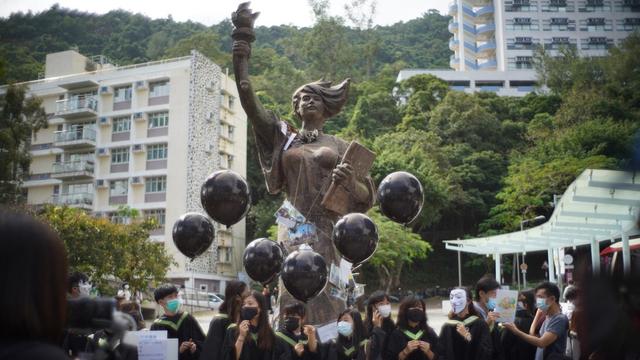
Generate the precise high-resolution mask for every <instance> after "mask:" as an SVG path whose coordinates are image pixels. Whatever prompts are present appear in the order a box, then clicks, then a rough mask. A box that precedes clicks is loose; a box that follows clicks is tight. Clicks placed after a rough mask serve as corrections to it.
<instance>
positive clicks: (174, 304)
mask: <svg viewBox="0 0 640 360" xmlns="http://www.w3.org/2000/svg"><path fill="white" fill-rule="evenodd" d="M181 305H182V300H180V299H172V300H169V301H167V310H169V311H170V312H172V313H174V314H175V313H177V312H178V311H179V310H180V306H181Z"/></svg>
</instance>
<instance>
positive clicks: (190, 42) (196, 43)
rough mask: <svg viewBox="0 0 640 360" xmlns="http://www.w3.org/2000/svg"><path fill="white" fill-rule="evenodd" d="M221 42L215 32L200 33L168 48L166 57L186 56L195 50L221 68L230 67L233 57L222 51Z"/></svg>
mask: <svg viewBox="0 0 640 360" xmlns="http://www.w3.org/2000/svg"><path fill="white" fill-rule="evenodd" d="M220 42H221V41H220V38H219V36H218V34H216V33H214V32H211V31H209V30H207V31H202V32H198V33H195V34H193V35H191V36H189V37H188V38H186V39H182V40H180V41H178V42H177V43H176V44H175V45H173V46H172V47H170V48H168V49H167V50H166V51H165V57H167V58H172V57H179V56H186V55H189V54H190V53H191V50H194V49H195V50H198V51H199V52H201V53H202V54H203V55H204V56H206V57H208V58H209V59H211V61H213V62H214V63H216V64H218V65H220V66H221V67H223V68H224V67H229V65H230V64H231V56H230V55H229V54H226V53H223V52H222V51H221V50H220Z"/></svg>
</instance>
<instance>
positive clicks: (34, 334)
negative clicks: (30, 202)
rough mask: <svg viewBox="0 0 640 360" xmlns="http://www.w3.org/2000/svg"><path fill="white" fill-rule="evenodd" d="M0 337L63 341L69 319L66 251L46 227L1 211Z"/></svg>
mask: <svg viewBox="0 0 640 360" xmlns="http://www.w3.org/2000/svg"><path fill="white" fill-rule="evenodd" d="M0 234H2V236H1V239H2V240H0V246H1V247H2V251H0V289H2V292H1V293H0V308H1V309H5V311H4V315H3V317H2V318H3V319H2V326H0V338H2V339H7V338H9V339H19V340H35V341H45V342H50V343H54V344H57V343H59V342H60V341H61V338H62V332H63V329H64V326H65V320H66V315H67V299H66V290H67V272H68V268H67V253H66V250H65V248H64V244H63V243H62V241H61V240H60V238H59V237H58V235H56V234H55V233H54V232H53V230H51V228H50V227H49V226H47V225H45V224H44V223H42V222H40V221H38V220H36V219H34V218H32V217H31V216H28V215H25V214H18V213H15V212H8V211H2V210H0Z"/></svg>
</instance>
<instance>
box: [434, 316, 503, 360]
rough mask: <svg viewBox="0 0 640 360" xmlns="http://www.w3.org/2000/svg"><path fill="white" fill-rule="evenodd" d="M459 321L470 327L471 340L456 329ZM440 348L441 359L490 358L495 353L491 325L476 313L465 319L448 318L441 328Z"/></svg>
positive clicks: (469, 359) (468, 359)
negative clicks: (466, 338)
mask: <svg viewBox="0 0 640 360" xmlns="http://www.w3.org/2000/svg"><path fill="white" fill-rule="evenodd" d="M459 323H462V324H464V325H465V326H466V327H467V328H469V332H470V333H471V342H467V341H466V340H465V339H464V338H463V337H462V335H460V334H459V333H458V331H457V330H456V326H457V324H459ZM440 349H441V353H440V358H441V359H447V360H489V359H491V356H492V353H493V346H492V343H491V335H490V333H489V326H488V325H487V323H486V322H485V321H484V320H483V319H482V318H479V317H477V316H474V315H472V316H469V317H468V318H466V319H464V320H457V319H456V320H448V321H446V322H445V323H444V324H443V325H442V329H441V330H440Z"/></svg>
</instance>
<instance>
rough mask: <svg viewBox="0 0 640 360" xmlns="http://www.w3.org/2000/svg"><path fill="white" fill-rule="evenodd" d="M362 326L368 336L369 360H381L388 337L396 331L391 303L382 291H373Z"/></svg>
mask: <svg viewBox="0 0 640 360" xmlns="http://www.w3.org/2000/svg"><path fill="white" fill-rule="evenodd" d="M364 326H365V329H366V330H367V333H368V334H369V351H368V358H369V359H370V360H381V359H383V358H384V356H385V354H386V349H387V342H388V340H389V337H390V336H391V334H392V333H393V330H395V329H396V324H395V323H394V322H393V319H391V302H390V301H389V296H388V295H387V293H385V292H384V291H380V290H378V291H374V292H373V293H372V294H371V296H369V299H368V300H367V317H366V318H365V321H364Z"/></svg>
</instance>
